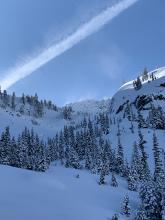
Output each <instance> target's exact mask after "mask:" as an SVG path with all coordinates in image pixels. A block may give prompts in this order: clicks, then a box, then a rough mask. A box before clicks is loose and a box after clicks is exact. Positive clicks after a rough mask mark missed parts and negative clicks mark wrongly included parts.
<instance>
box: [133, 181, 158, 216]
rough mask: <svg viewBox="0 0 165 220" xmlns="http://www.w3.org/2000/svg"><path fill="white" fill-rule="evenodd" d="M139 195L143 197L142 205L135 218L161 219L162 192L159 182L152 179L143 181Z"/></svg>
mask: <svg viewBox="0 0 165 220" xmlns="http://www.w3.org/2000/svg"><path fill="white" fill-rule="evenodd" d="M159 188H160V187H159ZM139 195H140V199H141V206H140V209H139V211H138V213H137V216H136V218H135V219H136V220H143V219H146V220H147V219H150V220H157V219H160V220H161V219H162V205H161V193H160V191H159V190H158V186H157V183H155V182H153V181H152V180H150V181H146V182H143V184H141V187H140V192H139Z"/></svg>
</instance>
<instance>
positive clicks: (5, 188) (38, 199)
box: [0, 165, 138, 220]
mask: <svg viewBox="0 0 165 220" xmlns="http://www.w3.org/2000/svg"><path fill="white" fill-rule="evenodd" d="M77 173H79V175H80V178H76V174H77ZM0 176H1V187H0V194H1V196H0V204H1V205H0V219H3V220H11V219H12V220H22V219H23V220H29V219H30V220H37V219H40V220H45V219H48V220H54V219H57V220H84V219H85V220H91V219H92V220H106V219H108V217H111V216H112V215H113V214H114V213H116V212H120V210H121V201H122V200H123V197H124V196H125V194H126V193H128V190H127V184H126V182H125V181H124V180H123V179H118V183H119V187H117V188H114V187H111V186H110V185H109V181H110V179H109V178H107V185H106V186H100V185H98V183H97V180H98V177H97V176H95V175H91V174H89V173H88V172H86V171H77V170H73V169H66V168H62V167H61V166H58V165H57V166H55V167H54V166H53V167H51V168H50V170H48V171H47V172H46V173H37V172H32V171H27V170H23V169H17V168H12V167H7V166H0ZM129 195H130V201H131V206H132V208H136V207H137V205H138V200H137V194H136V193H134V192H129ZM121 219H122V218H121ZM123 219H124V218H123ZM127 219H128V218H127Z"/></svg>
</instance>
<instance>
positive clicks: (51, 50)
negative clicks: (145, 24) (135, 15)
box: [0, 0, 138, 89]
mask: <svg viewBox="0 0 165 220" xmlns="http://www.w3.org/2000/svg"><path fill="white" fill-rule="evenodd" d="M137 1H138V0H122V1H120V2H118V3H117V4H114V5H113V6H111V7H108V8H107V9H105V10H104V11H102V12H101V13H100V14H98V15H97V16H95V17H93V18H92V19H91V20H89V21H88V22H86V23H84V24H82V25H81V26H80V27H79V28H78V29H77V30H76V31H75V32H74V33H72V34H70V35H69V36H67V37H65V38H63V39H62V40H61V41H59V42H58V43H56V44H53V45H51V46H50V47H48V48H45V49H43V50H42V52H41V53H39V54H37V55H36V56H33V57H31V58H30V59H28V60H25V62H23V63H20V64H18V65H17V66H15V67H14V68H11V69H10V70H9V71H6V72H5V73H4V77H3V78H2V79H1V80H0V85H1V86H2V88H3V89H7V88H9V87H10V86H12V85H13V84H14V83H16V82H17V81H19V80H21V79H23V78H25V77H26V76H28V75H30V74H32V73H33V72H34V71H36V70H37V69H39V68H40V67H42V66H43V65H45V64H46V63H48V62H49V61H51V60H52V59H54V58H56V57H57V56H59V55H61V54H63V53H64V52H65V51H67V50H69V49H71V48H72V47H73V46H75V45H76V44H78V43H79V42H80V41H82V40H83V39H85V38H87V37H88V36H90V35H91V34H93V33H95V32H97V31H99V30H100V29H101V28H102V27H103V26H104V25H106V24H107V23H108V22H110V21H111V20H112V19H113V18H115V17H116V16H118V15H119V14H120V13H122V12H123V11H124V10H126V9H127V8H129V7H130V6H132V5H133V4H134V3H136V2H137Z"/></svg>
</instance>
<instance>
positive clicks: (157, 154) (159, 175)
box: [153, 132, 165, 180]
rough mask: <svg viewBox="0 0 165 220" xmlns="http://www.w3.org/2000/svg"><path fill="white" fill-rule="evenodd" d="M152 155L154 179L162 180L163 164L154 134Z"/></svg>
mask: <svg viewBox="0 0 165 220" xmlns="http://www.w3.org/2000/svg"><path fill="white" fill-rule="evenodd" d="M153 153H154V161H155V171H154V178H155V180H156V179H157V178H164V177H165V175H164V170H163V163H162V161H161V156H160V148H159V144H158V141H157V137H156V133H155V132H154V133H153Z"/></svg>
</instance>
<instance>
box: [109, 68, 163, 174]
mask: <svg viewBox="0 0 165 220" xmlns="http://www.w3.org/2000/svg"><path fill="white" fill-rule="evenodd" d="M148 76H149V77H148V79H147V80H145V81H142V86H141V88H140V89H138V90H137V89H135V88H134V86H133V81H130V82H128V83H126V84H124V85H123V86H122V87H121V88H120V89H119V90H118V91H117V92H116V94H115V95H114V96H113V97H112V100H111V104H110V113H109V116H110V118H111V121H112V124H111V128H110V130H111V132H110V134H109V140H110V141H111V143H112V145H113V146H114V147H115V146H117V138H114V137H115V136H116V134H117V121H119V124H120V129H121V142H122V145H123V146H124V151H125V155H127V156H128V159H129V160H130V158H131V154H132V146H133V143H134V142H135V141H136V142H138V125H139V124H140V126H141V130H142V133H143V135H144V138H145V141H146V144H145V149H146V152H147V154H148V157H149V162H150V163H149V165H150V167H151V169H152V170H153V168H154V160H153V150H152V146H153V143H152V139H153V129H155V132H156V135H157V138H158V142H159V146H160V148H161V149H164V150H165V145H164V141H165V127H161V126H162V124H161V123H163V124H164V121H165V111H164V109H165V67H163V68H159V69H156V70H154V71H151V72H149V73H148ZM153 76H154V80H152V79H151V77H153ZM159 108H160V109H159ZM161 112H162V115H160V113H161ZM139 114H140V116H139ZM152 114H153V119H152V120H153V122H151V117H152ZM160 117H162V119H161V118H160ZM140 119H141V120H142V122H140V123H139V120H140ZM160 119H161V121H160ZM114 121H115V122H114ZM152 123H153V124H152ZM164 125H165V124H164Z"/></svg>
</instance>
